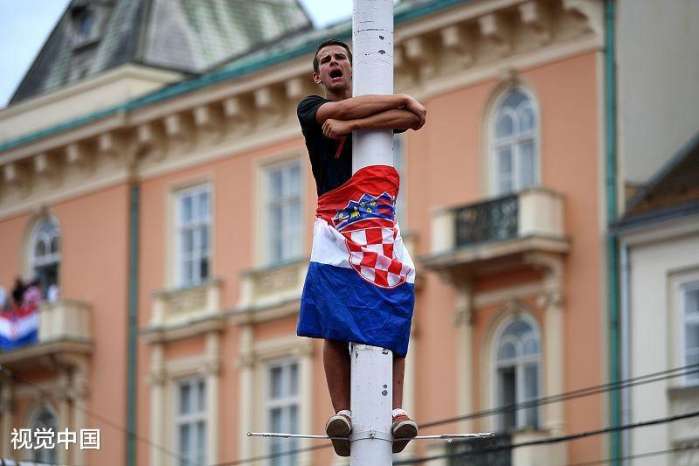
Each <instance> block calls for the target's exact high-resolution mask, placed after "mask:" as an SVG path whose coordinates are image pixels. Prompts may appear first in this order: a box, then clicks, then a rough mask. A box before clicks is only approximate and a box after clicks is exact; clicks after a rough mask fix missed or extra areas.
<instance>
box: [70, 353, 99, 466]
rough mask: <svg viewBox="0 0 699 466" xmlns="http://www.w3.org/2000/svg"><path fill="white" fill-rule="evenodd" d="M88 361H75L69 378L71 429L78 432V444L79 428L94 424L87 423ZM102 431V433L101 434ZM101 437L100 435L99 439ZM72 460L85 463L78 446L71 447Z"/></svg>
mask: <svg viewBox="0 0 699 466" xmlns="http://www.w3.org/2000/svg"><path fill="white" fill-rule="evenodd" d="M87 370H88V362H87V360H86V359H82V358H81V359H79V360H76V361H75V366H74V371H73V377H72V380H71V398H72V400H73V426H74V427H73V430H75V431H77V433H78V444H79V443H80V438H79V436H80V429H85V428H92V427H94V426H88V425H87V413H86V410H87V409H88V396H89V391H88V386H89V385H88V379H87V374H88V372H87ZM103 435H104V433H102V436H103ZM102 439H103V437H101V440H102ZM71 451H72V452H73V453H72V456H73V461H72V464H75V465H76V466H84V465H85V464H86V460H85V451H84V450H81V449H80V448H71Z"/></svg>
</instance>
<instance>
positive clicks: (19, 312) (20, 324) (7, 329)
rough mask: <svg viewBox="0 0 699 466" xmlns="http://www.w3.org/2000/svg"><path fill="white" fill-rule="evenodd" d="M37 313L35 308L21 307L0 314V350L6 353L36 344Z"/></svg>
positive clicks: (37, 332) (37, 329) (37, 330)
mask: <svg viewBox="0 0 699 466" xmlns="http://www.w3.org/2000/svg"><path fill="white" fill-rule="evenodd" d="M38 336H39V312H38V310H37V308H36V306H23V307H20V308H17V309H15V310H12V311H6V312H3V313H0V349H2V350H5V351H8V350H13V349H17V348H19V347H21V346H25V345H30V344H33V343H36V342H37V340H38Z"/></svg>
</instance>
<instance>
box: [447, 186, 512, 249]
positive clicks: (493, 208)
mask: <svg viewBox="0 0 699 466" xmlns="http://www.w3.org/2000/svg"><path fill="white" fill-rule="evenodd" d="M518 213H519V198H518V197H517V196H516V195H511V196H505V197H501V198H498V199H494V200H492V201H487V202H480V203H478V204H472V205H468V206H464V207H457V208H456V209H454V212H453V215H454V221H455V234H456V238H455V239H454V241H455V245H456V247H461V246H467V245H469V244H474V243H482V242H484V241H494V240H495V241H497V240H506V239H512V238H515V237H516V236H517V232H518V229H517V226H518V225H517V224H518Z"/></svg>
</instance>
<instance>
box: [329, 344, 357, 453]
mask: <svg viewBox="0 0 699 466" xmlns="http://www.w3.org/2000/svg"><path fill="white" fill-rule="evenodd" d="M350 363H351V359H350V354H349V348H348V347H347V343H346V342H344V341H334V340H325V343H324V345H323V367H324V368H325V379H326V380H327V382H328V391H329V392H330V401H332V404H333V408H335V414H334V415H333V416H331V417H330V419H328V423H327V424H326V425H325V433H326V434H327V435H328V437H330V438H331V439H332V440H331V442H332V444H333V448H334V449H335V453H337V454H338V455H339V456H349V455H350V441H349V435H350V433H351V432H352V419H351V416H350V411H349V408H350Z"/></svg>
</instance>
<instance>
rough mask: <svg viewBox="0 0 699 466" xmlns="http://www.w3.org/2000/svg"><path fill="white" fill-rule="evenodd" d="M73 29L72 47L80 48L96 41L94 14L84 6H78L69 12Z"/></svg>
mask: <svg viewBox="0 0 699 466" xmlns="http://www.w3.org/2000/svg"><path fill="white" fill-rule="evenodd" d="M70 17H71V23H72V28H73V47H81V46H83V45H86V44H89V43H91V42H93V41H94V40H95V39H97V30H96V29H97V28H96V27H95V23H96V18H95V12H94V11H93V10H92V9H91V8H89V7H88V6H87V5H85V4H78V5H75V6H74V7H73V9H72V10H71V11H70Z"/></svg>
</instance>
